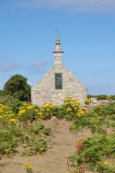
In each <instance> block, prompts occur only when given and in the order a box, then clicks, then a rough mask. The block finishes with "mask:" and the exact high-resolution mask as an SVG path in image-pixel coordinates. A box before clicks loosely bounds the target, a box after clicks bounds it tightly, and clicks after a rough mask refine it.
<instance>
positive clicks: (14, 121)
mask: <svg viewBox="0 0 115 173" xmlns="http://www.w3.org/2000/svg"><path fill="white" fill-rule="evenodd" d="M17 121H18V120H17V119H15V118H12V119H11V120H10V122H11V123H17Z"/></svg>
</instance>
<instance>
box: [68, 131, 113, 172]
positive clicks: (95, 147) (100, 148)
mask: <svg viewBox="0 0 115 173" xmlns="http://www.w3.org/2000/svg"><path fill="white" fill-rule="evenodd" d="M76 150H77V151H76V153H75V154H74V155H73V156H71V157H70V160H71V162H72V164H73V165H74V166H76V168H77V169H78V168H79V167H80V166H81V165H87V168H88V169H90V170H93V171H94V170H97V171H98V172H100V173H114V172H115V166H113V163H114V159H115V134H114V133H112V134H111V135H108V136H105V135H99V134H98V135H95V136H94V137H92V138H86V139H83V140H80V141H79V142H78V143H77V147H76Z"/></svg>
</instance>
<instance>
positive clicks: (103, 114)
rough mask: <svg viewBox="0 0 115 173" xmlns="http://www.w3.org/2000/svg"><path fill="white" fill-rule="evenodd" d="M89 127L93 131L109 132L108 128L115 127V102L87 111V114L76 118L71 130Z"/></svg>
mask: <svg viewBox="0 0 115 173" xmlns="http://www.w3.org/2000/svg"><path fill="white" fill-rule="evenodd" d="M84 127H87V128H89V129H90V130H91V131H92V132H93V133H96V132H99V133H107V128H112V130H113V131H114V128H115V103H109V104H106V105H103V106H102V105H101V106H97V107H94V108H93V110H92V111H90V112H87V113H86V114H85V116H81V117H79V118H77V119H75V121H74V123H73V125H72V126H71V127H70V129H71V130H73V131H74V130H79V129H80V128H84Z"/></svg>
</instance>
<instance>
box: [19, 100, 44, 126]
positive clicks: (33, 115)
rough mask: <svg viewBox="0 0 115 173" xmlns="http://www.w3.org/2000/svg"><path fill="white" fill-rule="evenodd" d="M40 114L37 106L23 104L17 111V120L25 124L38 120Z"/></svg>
mask: <svg viewBox="0 0 115 173" xmlns="http://www.w3.org/2000/svg"><path fill="white" fill-rule="evenodd" d="M41 117H42V114H41V112H40V110H39V108H38V107H37V106H32V105H31V104H28V103H23V104H22V106H21V107H20V108H19V111H18V119H19V121H21V122H24V123H27V121H29V122H32V121H35V120H40V119H41Z"/></svg>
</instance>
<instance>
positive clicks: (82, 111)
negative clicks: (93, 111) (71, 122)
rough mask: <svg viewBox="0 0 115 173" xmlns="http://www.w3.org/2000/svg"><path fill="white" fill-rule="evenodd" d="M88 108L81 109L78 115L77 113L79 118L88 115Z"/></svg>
mask: <svg viewBox="0 0 115 173" xmlns="http://www.w3.org/2000/svg"><path fill="white" fill-rule="evenodd" d="M86 112H87V111H86V108H85V107H82V108H80V109H79V111H78V113H77V116H78V117H82V116H84V115H85V114H86Z"/></svg>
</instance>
